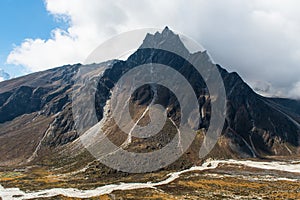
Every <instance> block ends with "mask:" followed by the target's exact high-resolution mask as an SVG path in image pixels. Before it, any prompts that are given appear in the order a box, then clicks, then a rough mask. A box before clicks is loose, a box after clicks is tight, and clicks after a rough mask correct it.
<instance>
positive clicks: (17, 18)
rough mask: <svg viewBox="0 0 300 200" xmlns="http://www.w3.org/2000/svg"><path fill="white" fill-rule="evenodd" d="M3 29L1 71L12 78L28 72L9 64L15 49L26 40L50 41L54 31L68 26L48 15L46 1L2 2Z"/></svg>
mask: <svg viewBox="0 0 300 200" xmlns="http://www.w3.org/2000/svg"><path fill="white" fill-rule="evenodd" d="M0 25H1V28H0V30H1V32H0V68H2V69H4V70H5V71H7V72H8V73H9V74H11V75H12V76H18V75H21V74H23V73H24V72H26V71H27V70H25V68H24V67H22V66H17V65H10V64H6V59H7V56H8V54H9V53H10V52H11V51H12V50H13V48H14V46H15V45H20V44H21V43H22V41H24V39H26V38H42V39H48V38H49V37H50V33H51V30H53V29H54V28H57V27H59V28H64V26H66V25H65V24H64V23H63V21H61V20H60V21H58V20H56V19H54V17H53V16H52V15H50V14H49V13H48V12H47V10H46V8H45V4H44V1H42V0H24V1H23V0H1V1H0Z"/></svg>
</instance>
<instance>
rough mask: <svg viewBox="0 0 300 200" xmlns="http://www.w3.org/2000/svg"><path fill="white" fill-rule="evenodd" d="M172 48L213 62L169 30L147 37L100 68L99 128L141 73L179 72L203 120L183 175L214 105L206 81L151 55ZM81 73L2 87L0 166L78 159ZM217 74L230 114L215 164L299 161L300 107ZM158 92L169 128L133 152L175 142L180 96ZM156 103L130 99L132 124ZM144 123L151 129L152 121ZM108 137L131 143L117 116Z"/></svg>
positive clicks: (162, 55)
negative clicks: (154, 68) (147, 69)
mask: <svg viewBox="0 0 300 200" xmlns="http://www.w3.org/2000/svg"><path fill="white" fill-rule="evenodd" d="M170 44H172V45H176V47H178V46H179V47H180V49H181V51H182V53H183V54H184V55H188V56H190V57H193V56H196V55H197V56H199V55H200V57H201V58H203V59H204V60H205V59H206V58H208V55H207V54H206V52H198V53H195V54H189V52H188V50H187V49H186V48H185V47H184V45H183V43H182V42H181V41H180V39H179V37H178V36H177V35H175V34H174V33H173V32H172V31H170V30H169V29H167V28H166V29H165V30H164V31H163V32H162V33H156V34H155V35H150V34H148V35H147V36H146V38H145V40H144V43H143V44H142V45H141V48H140V49H138V50H137V51H136V52H135V53H133V54H132V55H131V56H130V57H129V58H128V59H127V60H126V61H117V60H116V61H112V62H107V63H101V64H98V65H99V67H101V66H102V67H104V69H105V71H104V73H103V74H102V75H101V76H100V79H99V82H98V86H97V92H96V95H95V97H96V98H95V109H96V114H97V117H98V120H101V119H102V118H103V111H104V105H105V104H106V103H107V102H108V101H109V100H110V98H111V91H112V90H113V89H114V86H115V84H116V83H117V81H118V80H119V78H120V77H121V76H122V75H123V74H125V73H126V72H127V71H129V70H130V69H133V68H134V67H136V66H139V65H142V64H147V63H160V64H164V65H167V66H171V67H172V68H173V69H175V70H177V71H178V72H180V73H181V74H182V75H183V76H184V77H185V78H186V79H187V80H188V81H189V83H190V84H191V86H192V88H193V90H194V91H195V94H196V96H197V98H198V103H199V106H200V110H199V111H200V113H201V116H199V118H200V124H199V126H197V129H198V132H197V137H196V142H195V143H193V144H192V146H191V148H190V149H189V150H188V151H187V152H186V153H185V154H184V156H183V157H182V160H181V161H179V162H181V163H179V164H178V165H176V164H175V165H174V167H178V168H182V167H186V166H188V165H191V164H193V163H195V162H197V158H196V157H197V151H198V150H199V147H200V145H201V141H202V140H203V136H204V135H205V132H206V130H207V128H208V126H209V122H210V102H211V97H210V96H209V92H208V90H207V87H206V84H205V82H204V81H203V79H202V77H201V76H200V75H199V74H198V73H197V72H196V70H195V69H194V68H193V66H191V64H189V63H188V62H186V60H184V59H183V58H181V57H178V56H176V55H175V54H173V53H171V52H167V51H163V50H158V49H153V48H147V47H148V46H149V45H151V46H152V47H153V46H154V47H156V48H159V47H162V46H163V45H170ZM206 60H207V62H210V61H209V60H208V59H206ZM98 65H95V66H98ZM79 67H81V68H84V67H85V66H82V65H80V64H77V65H67V66H63V67H59V68H55V69H51V70H47V71H43V72H38V73H34V74H30V75H27V76H24V77H20V78H17V79H12V80H8V81H5V82H1V83H0V155H1V156H0V165H15V164H26V163H32V162H33V163H34V162H38V161H40V160H41V159H43V158H45V157H47V158H48V157H49V153H46V152H49V151H50V152H51V151H56V150H57V149H59V150H60V151H64V150H66V151H67V150H68V151H71V152H72V151H73V150H74V149H72V148H73V147H74V146H76V148H77V149H76V151H75V150H74V152H72V153H73V154H76V153H77V150H78V148H83V147H82V146H80V145H79V144H78V143H80V142H79V140H77V138H78V137H80V134H79V133H77V131H76V129H75V125H74V120H73V114H72V91H73V89H74V88H75V87H74V77H75V75H76V72H77V71H78V69H79ZM217 67H218V69H219V71H220V74H221V76H222V78H223V80H224V85H225V89H226V93H227V113H226V121H225V125H224V128H223V132H222V135H221V137H220V139H219V141H218V143H217V145H216V147H215V148H214V150H213V151H212V152H211V154H210V155H209V156H212V157H239V158H242V157H265V156H271V155H282V156H297V155H299V146H300V144H299V143H300V141H299V138H300V128H299V127H300V102H299V101H296V100H290V99H276V98H265V97H262V96H260V95H258V94H256V93H255V92H253V90H252V89H251V88H250V87H249V86H248V85H247V84H246V83H245V82H244V81H243V80H242V79H241V78H240V77H239V75H238V74H237V73H228V72H227V71H226V70H225V69H223V68H222V67H220V66H217ZM91 74H93V72H91ZM94 76H97V74H95V75H94ZM155 88H156V91H155V92H157V98H156V99H155V101H156V102H155V103H158V104H161V105H162V106H164V107H165V108H167V116H168V119H169V121H167V122H168V123H167V125H166V126H165V127H164V129H163V131H162V132H160V133H159V134H158V135H157V136H153V137H151V138H149V139H148V140H147V139H138V138H133V140H132V143H131V144H130V145H128V146H127V147H126V148H127V150H129V151H136V152H147V151H151V150H155V149H159V148H161V147H163V146H164V145H166V144H167V143H168V141H169V140H170V139H171V138H172V137H174V134H176V126H177V125H178V124H179V123H180V117H181V116H180V112H179V111H180V105H179V104H178V101H177V99H176V96H175V95H174V94H173V93H172V92H171V91H170V90H169V89H168V88H165V87H163V86H160V85H157V86H156V87H155ZM153 96H154V91H153V87H152V85H145V86H143V87H141V88H139V89H138V90H136V91H135V92H134V93H133V94H132V98H131V100H130V103H131V111H132V117H133V119H134V120H137V119H139V118H140V116H141V113H143V111H144V110H145V109H146V107H147V105H149V104H150V102H151V101H152V99H153ZM86 120H88V117H87V118H86ZM171 122H172V123H171ZM173 122H174V123H173ZM140 123H147V115H146V116H145V117H144V119H143V120H141V121H140ZM104 130H105V133H106V134H107V135H108V137H109V138H110V139H111V140H112V141H113V142H114V143H116V144H119V145H120V144H122V143H123V142H124V141H125V140H126V135H125V134H123V133H122V131H120V130H119V129H118V127H117V126H116V124H114V122H113V120H112V119H111V116H108V118H107V120H106V122H105V128H104Z"/></svg>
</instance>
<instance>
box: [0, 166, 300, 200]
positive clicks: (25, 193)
mask: <svg viewBox="0 0 300 200" xmlns="http://www.w3.org/2000/svg"><path fill="white" fill-rule="evenodd" d="M83 171H84V170H83ZM24 173H25V172H18V171H15V172H9V171H6V172H0V184H1V185H0V196H1V197H2V199H3V200H6V199H82V198H89V199H99V198H100V199H300V161H285V162H282V161H281V162H279V161H269V162H262V161H251V160H243V161H241V160H239V161H238V160H207V161H206V162H205V163H203V165H202V166H196V167H192V168H190V169H187V170H183V171H179V172H171V173H169V174H167V173H162V172H161V173H152V174H147V175H142V174H140V175H128V176H127V179H120V180H114V181H113V182H110V183H109V184H103V185H102V186H99V187H95V185H90V188H89V186H88V185H89V184H86V183H87V182H86V181H84V180H78V181H77V183H76V184H74V185H72V188H68V187H67V186H70V185H63V184H61V183H62V180H66V179H68V178H70V177H72V176H76V175H74V174H68V175H62V174H51V173H50V172H44V171H42V172H41V171H38V170H37V171H34V173H35V175H36V176H34V177H31V178H32V180H30V179H28V177H26V176H25V175H24ZM147 176H148V181H147ZM139 177H140V178H139ZM145 177H146V178H145ZM150 177H152V178H150ZM153 177H154V178H153ZM33 179H40V183H41V184H40V187H39V186H38V185H36V187H35V188H30V189H29V188H26V187H24V184H26V182H27V183H28V184H29V185H30V182H31V181H37V180H33ZM43 181H44V182H43ZM37 182H38V181H37ZM42 182H43V183H44V184H42ZM18 183H19V184H18ZM20 183H21V184H22V185H20ZM12 184H15V187H12ZM47 185H48V187H49V185H50V189H49V188H47ZM100 185H101V184H100ZM21 186H22V187H21ZM45 186H46V187H45ZM77 188H81V189H77Z"/></svg>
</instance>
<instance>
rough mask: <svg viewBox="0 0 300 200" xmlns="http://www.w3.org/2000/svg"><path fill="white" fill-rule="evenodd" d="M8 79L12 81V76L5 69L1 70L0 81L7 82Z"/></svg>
mask: <svg viewBox="0 0 300 200" xmlns="http://www.w3.org/2000/svg"><path fill="white" fill-rule="evenodd" d="M8 79H10V75H9V74H8V73H7V72H5V71H4V70H3V69H0V81H6V80H8Z"/></svg>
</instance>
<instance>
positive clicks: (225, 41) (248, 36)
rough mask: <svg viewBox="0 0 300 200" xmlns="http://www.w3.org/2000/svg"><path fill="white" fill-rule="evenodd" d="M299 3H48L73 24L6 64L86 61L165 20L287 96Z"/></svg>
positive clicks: (228, 64) (30, 42)
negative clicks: (110, 43)
mask: <svg viewBox="0 0 300 200" xmlns="http://www.w3.org/2000/svg"><path fill="white" fill-rule="evenodd" d="M299 7H300V1H297V0H287V1H284V3H283V2H282V1H280V0H264V1H261V0H245V1H238V0H224V1H218V0H189V1H183V0H161V1H149V0H128V1H122V0H115V1H105V0H73V1H72V3H70V1H69V0H46V8H47V10H48V11H49V13H51V14H52V15H53V16H54V17H56V18H58V19H60V20H62V19H63V20H66V21H67V22H68V23H69V25H70V26H69V28H68V29H67V30H66V31H62V30H59V29H56V30H53V31H52V37H51V39H49V40H43V39H26V40H25V41H24V42H23V43H22V44H21V45H20V46H17V47H16V48H15V49H14V50H13V51H12V52H11V53H10V55H9V57H8V59H7V62H8V63H13V64H21V65H24V66H27V67H28V68H29V69H30V70H32V71H39V70H43V69H46V68H51V67H55V66H60V65H63V64H69V63H78V62H83V61H84V59H85V58H86V57H87V56H88V55H89V53H91V51H92V50H93V49H94V48H96V47H97V46H98V45H99V44H100V43H101V42H103V41H104V40H105V39H107V38H109V37H110V36H112V35H114V34H117V33H120V32H123V31H128V30H132V29H136V28H144V27H157V28H163V27H164V26H165V25H168V26H169V27H170V28H171V29H174V30H176V31H179V32H182V33H184V34H186V35H189V36H191V37H192V38H195V39H196V40H197V41H198V42H199V43H201V44H202V45H203V46H204V47H205V48H206V49H208V51H209V52H210V54H211V55H212V56H213V59H214V60H215V61H217V62H218V63H220V64H222V65H223V66H224V67H225V68H227V69H229V70H234V71H237V72H238V73H239V74H240V75H241V76H242V77H243V78H244V79H245V80H246V81H247V82H249V83H251V82H255V81H256V80H261V81H265V82H269V83H270V84H271V85H272V88H274V91H276V94H282V95H285V96H288V95H290V94H291V93H289V92H288V91H289V90H291V88H294V85H295V84H296V83H297V82H299V81H300V78H299V74H300V67H299V63H300V38H299V34H300V13H299ZM274 94H275V93H274Z"/></svg>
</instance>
